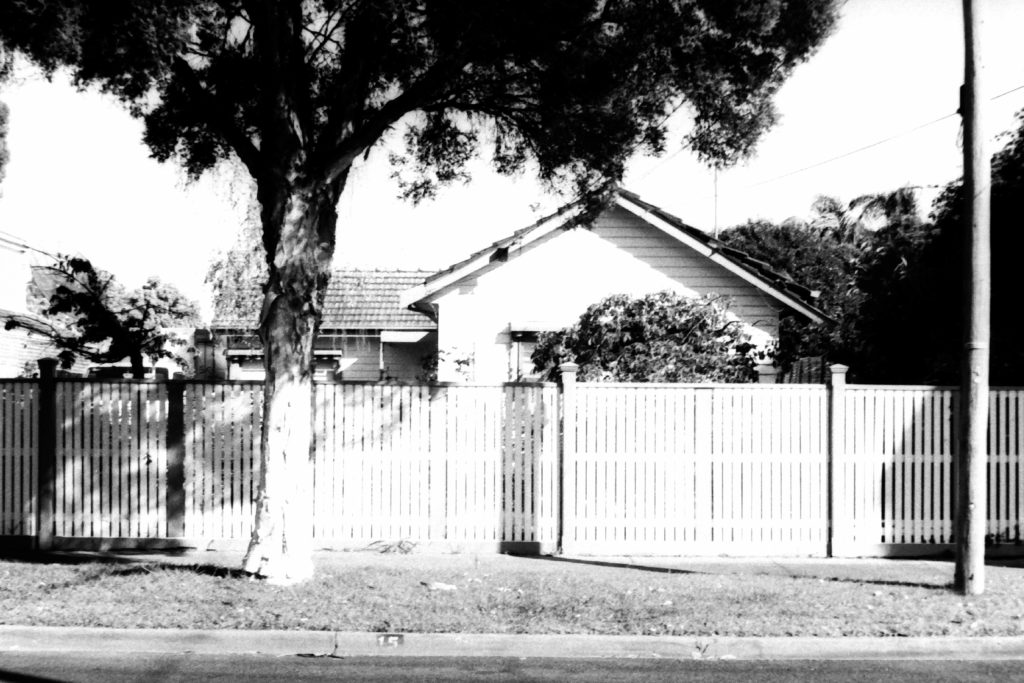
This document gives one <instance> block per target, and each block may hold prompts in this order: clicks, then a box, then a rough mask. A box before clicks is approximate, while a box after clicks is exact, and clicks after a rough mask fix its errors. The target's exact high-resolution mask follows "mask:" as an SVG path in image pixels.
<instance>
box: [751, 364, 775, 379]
mask: <svg viewBox="0 0 1024 683" xmlns="http://www.w3.org/2000/svg"><path fill="white" fill-rule="evenodd" d="M754 369H755V370H757V381H758V383H759V384H775V382H776V380H777V379H778V375H779V369H778V368H777V367H775V365H774V364H773V363H758V364H757V365H755V366H754Z"/></svg>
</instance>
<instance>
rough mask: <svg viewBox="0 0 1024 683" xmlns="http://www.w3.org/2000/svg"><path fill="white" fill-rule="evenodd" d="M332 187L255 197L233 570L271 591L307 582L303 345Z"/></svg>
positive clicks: (307, 397) (325, 267)
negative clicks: (248, 408) (245, 471)
mask: <svg viewBox="0 0 1024 683" xmlns="http://www.w3.org/2000/svg"><path fill="white" fill-rule="evenodd" d="M342 185H343V180H342V181H339V182H338V183H336V184H335V186H332V187H327V188H325V187H313V188H304V189H295V188H294V187H289V188H284V189H282V188H281V187H276V188H270V189H267V188H265V187H261V190H260V194H261V197H260V201H261V204H262V206H263V223H264V242H265V243H266V244H267V246H268V250H267V253H268V260H269V261H270V279H269V282H268V283H267V287H266V294H265V297H264V303H263V311H262V313H261V319H260V329H259V331H260V337H261V339H262V341H263V353H264V367H265V369H266V380H265V383H264V390H263V392H264V393H263V395H264V408H263V429H262V434H261V446H262V449H261V451H262V453H261V458H260V482H259V494H258V497H257V511H256V520H255V526H254V528H253V534H252V539H251V540H250V543H249V550H248V552H247V553H246V556H245V561H244V565H243V568H244V569H245V571H248V572H250V573H252V574H255V575H257V576H260V577H263V578H266V579H267V580H269V581H271V582H274V583H281V584H289V583H295V582H298V581H302V580H304V579H307V578H309V577H310V576H312V574H313V563H312V550H313V507H312V499H313V477H312V466H311V464H312V456H313V443H314V442H313V437H314V434H313V340H314V338H315V335H316V332H317V330H318V328H319V324H320V310H321V305H322V302H323V295H324V293H325V291H326V287H327V282H328V279H329V277H330V264H331V258H332V256H333V252H334V232H335V226H336V223H337V213H336V205H337V201H338V196H339V194H340V190H341V187H342Z"/></svg>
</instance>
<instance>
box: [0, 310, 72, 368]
mask: <svg viewBox="0 0 1024 683" xmlns="http://www.w3.org/2000/svg"><path fill="white" fill-rule="evenodd" d="M10 318H15V319H17V320H19V321H21V322H22V323H23V324H24V325H25V326H19V327H16V328H14V329H11V330H8V329H5V325H6V321H7V320H8V319H10ZM34 323H35V324H38V326H39V329H45V327H46V323H45V322H44V321H43V320H42V319H41V318H39V317H38V316H36V315H33V314H31V313H23V312H19V311H14V310H10V309H6V308H0V378H8V377H33V376H36V374H37V373H38V372H39V359H40V358H57V356H58V354H60V349H58V348H57V347H56V346H55V345H54V344H53V342H52V341H50V340H49V339H47V338H46V337H44V336H43V335H42V334H40V333H38V332H35V331H33V324H34ZM88 369H89V364H88V363H87V362H86V361H84V360H82V359H81V358H77V359H75V362H74V364H73V365H72V366H71V367H70V368H66V369H65V368H61V369H60V370H59V372H60V373H61V374H62V375H84V374H85V373H86V372H87V371H88Z"/></svg>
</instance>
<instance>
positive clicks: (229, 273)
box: [204, 206, 267, 321]
mask: <svg viewBox="0 0 1024 683" xmlns="http://www.w3.org/2000/svg"><path fill="white" fill-rule="evenodd" d="M204 281H205V282H206V284H207V285H208V286H209V287H210V290H211V294H212V296H213V319H214V320H215V321H245V320H251V319H252V318H253V317H254V314H255V313H257V312H259V310H260V306H261V305H262V303H263V292H262V291H261V290H260V287H259V285H260V284H262V283H265V282H266V281H267V253H266V251H265V250H264V249H263V243H262V241H261V240H260V222H259V207H258V206H253V207H252V208H251V210H250V212H249V215H248V217H247V218H246V220H245V222H244V223H243V224H242V229H241V230H240V231H239V233H238V235H236V237H235V241H234V242H233V243H232V244H231V246H229V247H228V248H227V249H225V250H223V251H219V252H217V253H216V254H214V255H213V257H212V258H211V259H210V263H209V265H208V266H207V268H206V278H205V280H204Z"/></svg>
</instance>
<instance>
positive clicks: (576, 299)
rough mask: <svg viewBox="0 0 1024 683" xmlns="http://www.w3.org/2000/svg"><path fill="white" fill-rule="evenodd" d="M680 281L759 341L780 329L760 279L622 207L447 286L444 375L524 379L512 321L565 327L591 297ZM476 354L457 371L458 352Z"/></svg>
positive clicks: (442, 321) (441, 306) (441, 342)
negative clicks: (718, 303) (755, 281)
mask: <svg viewBox="0 0 1024 683" xmlns="http://www.w3.org/2000/svg"><path fill="white" fill-rule="evenodd" d="M664 290H672V291H676V292H679V293H681V294H684V295H687V296H702V295H705V294H718V295H721V296H726V297H729V298H730V299H731V300H732V306H731V309H730V310H731V311H732V312H733V313H734V314H735V315H736V316H737V317H738V318H739V319H740V320H742V321H743V322H744V323H746V324H747V325H749V326H750V327H751V328H753V331H754V334H755V338H756V340H757V341H758V342H759V343H762V344H763V343H767V342H768V341H769V340H770V339H772V338H773V337H774V336H775V335H776V333H777V330H778V310H777V308H776V306H777V303H775V302H774V301H773V300H771V299H770V298H769V297H768V296H767V295H765V294H764V293H762V292H761V291H760V290H758V289H757V288H756V287H754V286H753V285H751V284H749V283H747V282H746V281H744V280H743V279H741V278H740V277H738V276H736V275H734V274H733V273H731V272H729V271H728V270H726V269H725V268H723V267H721V266H720V265H718V264H717V263H714V262H713V261H711V260H709V259H708V258H707V257H705V256H703V255H701V254H699V253H697V252H695V251H694V250H692V249H691V248H689V247H687V246H686V245H684V244H682V243H680V242H679V241H677V240H675V239H674V238H672V237H670V236H668V235H666V234H664V233H662V232H661V231H660V230H658V229H657V228H654V227H652V226H650V225H647V224H646V223H644V222H643V221H642V220H641V219H639V218H637V217H635V216H633V215H632V214H630V213H628V212H626V211H624V210H622V209H612V210H609V211H607V212H605V213H604V214H602V216H601V217H600V218H598V220H597V221H596V224H595V225H594V227H593V229H590V230H588V229H585V228H572V229H569V230H558V231H555V232H553V233H551V234H549V235H547V236H545V237H543V238H541V239H538V240H537V241H536V242H533V243H532V244H530V245H528V246H526V247H525V248H524V249H522V250H521V251H518V252H513V254H512V256H511V257H510V258H509V260H508V261H507V262H501V261H495V262H493V263H491V264H490V265H488V266H487V267H485V268H483V269H481V270H480V271H477V272H476V273H475V274H474V275H473V276H472V277H468V278H466V279H465V280H462V281H460V282H459V283H457V284H456V285H454V286H452V287H450V288H447V289H446V290H442V292H440V296H439V297H438V298H436V299H434V300H433V301H434V303H436V304H437V305H438V310H439V325H438V348H439V349H440V351H441V361H440V364H439V378H440V379H442V380H449V381H452V380H460V379H462V380H469V381H475V382H493V381H506V380H509V379H515V372H516V368H517V358H518V356H517V354H516V347H515V344H514V342H513V340H512V338H511V334H510V333H511V330H510V327H509V325H510V323H511V322H513V321H524V320H529V321H537V322H543V323H546V324H547V325H549V326H550V325H556V326H558V327H566V326H569V325H571V324H573V323H574V322H576V321H577V320H578V319H579V316H580V314H581V313H583V312H584V311H585V310H586V309H587V307H588V306H590V305H592V304H594V303H597V302H598V301H600V300H601V299H603V298H605V297H608V296H611V295H613V294H628V295H630V296H643V295H645V294H650V293H653V292H659V291H664ZM465 359H472V361H473V368H472V370H471V371H470V372H469V373H468V374H467V373H461V374H460V373H459V372H457V368H456V366H455V364H454V362H453V361H455V360H465Z"/></svg>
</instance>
